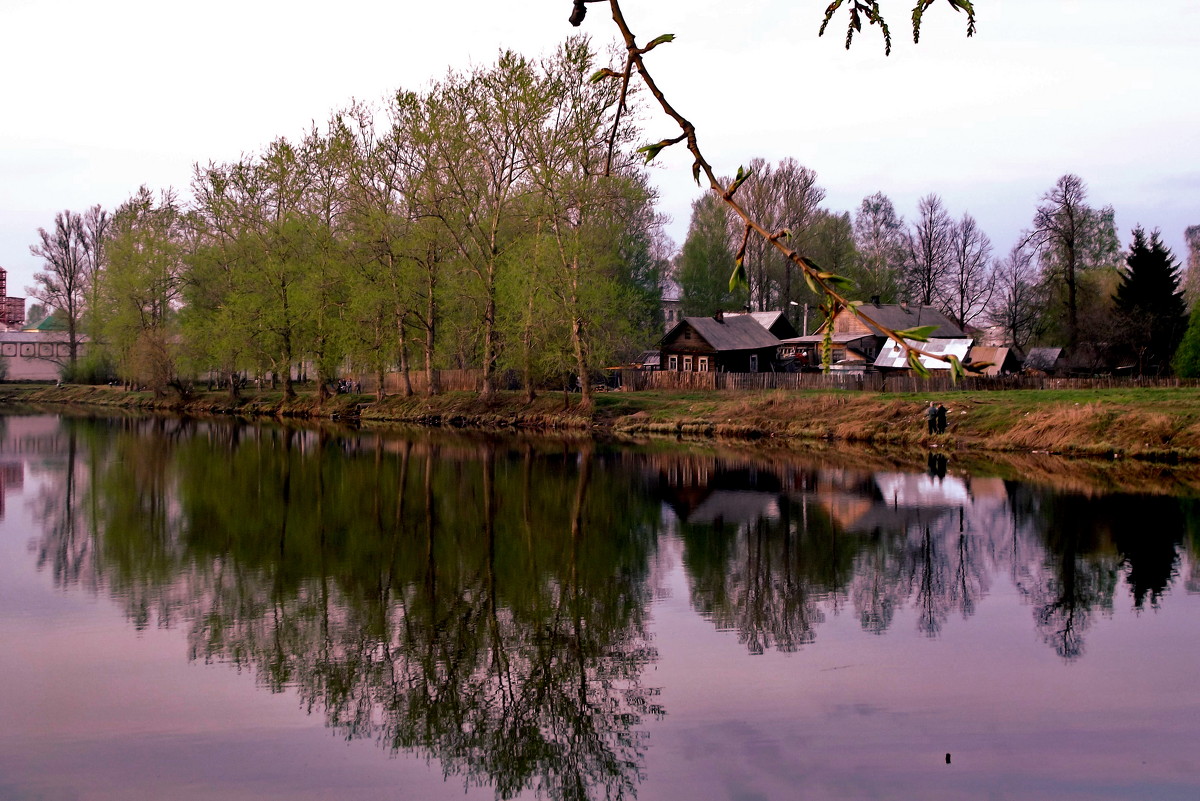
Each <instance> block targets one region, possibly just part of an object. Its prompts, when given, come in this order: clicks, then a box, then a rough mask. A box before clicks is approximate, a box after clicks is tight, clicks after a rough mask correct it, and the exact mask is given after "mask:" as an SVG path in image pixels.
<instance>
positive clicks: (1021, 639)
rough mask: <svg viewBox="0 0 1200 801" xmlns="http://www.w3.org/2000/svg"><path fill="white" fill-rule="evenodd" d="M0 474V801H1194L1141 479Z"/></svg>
mask: <svg viewBox="0 0 1200 801" xmlns="http://www.w3.org/2000/svg"><path fill="white" fill-rule="evenodd" d="M1128 476H1133V478H1129V477H1128ZM0 480H2V482H3V486H2V488H0V503H2V506H0V643H3V647H2V648H0V679H2V681H0V721H3V724H4V725H3V726H2V727H0V801H16V800H17V799H20V800H21V801H31V800H32V799H39V800H41V799H45V800H49V801H59V800H60V799H61V800H63V801H65V800H67V799H88V800H91V799H105V800H107V799H123V800H127V799H163V798H171V799H209V798H214V799H215V798H220V799H289V800H291V801H295V800H297V799H334V798H337V799H340V798H354V799H434V800H436V799H442V798H446V799H449V798H462V797H467V798H535V797H542V798H550V799H614V798H633V797H635V796H636V797H638V798H642V799H665V800H666V801H674V800H675V799H698V798H704V799H737V800H738V801H743V800H746V801H748V800H750V799H796V798H803V799H861V798H877V799H906V800H907V799H917V798H920V799H978V798H990V799H1022V800H1023V801H1027V800H1028V799H1055V800H1056V801H1061V800H1062V799H1095V798H1138V799H1189V801H1190V799H1195V798H1197V797H1200V756H1198V755H1197V751H1196V748H1195V745H1196V743H1197V742H1200V689H1198V687H1200V682H1198V681H1197V673H1196V668H1197V666H1198V665H1200V560H1198V559H1197V548H1198V547H1200V503H1198V500H1197V499H1198V498H1200V492H1197V491H1196V490H1195V489H1194V487H1195V486H1196V485H1195V483H1194V482H1192V481H1191V480H1190V479H1189V478H1188V477H1187V476H1186V475H1182V474H1181V473H1180V472H1179V471H1174V470H1171V469H1169V468H1160V467H1143V468H1139V469H1138V470H1134V471H1131V472H1130V473H1128V474H1127V477H1124V478H1122V477H1121V474H1119V473H1118V474H1114V473H1112V472H1111V471H1109V470H1106V469H1102V468H1100V467H1096V466H1095V465H1088V464H1085V463H1072V462H1058V461H1053V460H1051V459H1049V458H1048V457H1046V458H1042V457H1033V456H1031V457H1025V458H1024V459H1023V460H1021V459H1018V460H1015V461H1006V462H1004V463H1002V464H1000V463H998V464H992V465H989V464H986V463H984V464H970V465H968V464H966V463H965V461H964V462H963V463H961V464H960V457H958V456H956V455H953V454H952V455H950V456H949V457H948V458H947V456H945V455H944V454H940V453H936V452H935V453H930V454H901V455H895V454H893V455H882V454H872V453H869V452H854V451H849V450H840V449H836V448H835V449H832V450H830V451H827V452H820V453H817V452H810V451H803V452H797V451H786V450H777V449H773V448H771V447H769V446H766V445H762V444H750V445H744V446H740V447H739V446H722V445H715V444H711V443H687V442H668V441H665V440H649V441H645V442H635V443H622V444H616V443H607V442H593V441H591V440H587V439H550V438H535V437H527V438H521V437H508V438H499V437H492V436H483V435H467V434H462V433H452V432H450V433H448V432H440V431H433V432H423V431H412V432H396V431H392V432H384V431H369V430H368V431H354V430H350V429H336V428H327V427H315V426H285V425H256V424H248V423H244V422H236V421H227V420H215V421H197V420H188V419H176V418H169V417H137V416H115V417H88V416H84V415H79V416H70V415H65V416H59V415H33V414H29V415H19V414H9V415H7V416H4V417H0Z"/></svg>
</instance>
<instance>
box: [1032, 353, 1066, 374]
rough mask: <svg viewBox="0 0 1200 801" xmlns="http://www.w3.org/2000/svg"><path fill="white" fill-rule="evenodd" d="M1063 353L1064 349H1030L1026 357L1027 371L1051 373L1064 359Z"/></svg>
mask: <svg viewBox="0 0 1200 801" xmlns="http://www.w3.org/2000/svg"><path fill="white" fill-rule="evenodd" d="M1062 351H1063V349H1062V348H1030V349H1029V354H1028V355H1026V357H1025V365H1024V366H1025V369H1026V370H1042V371H1044V372H1050V371H1051V370H1053V369H1054V364H1055V362H1057V361H1058V360H1059V359H1060V358H1061V357H1062Z"/></svg>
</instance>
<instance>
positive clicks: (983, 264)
mask: <svg viewBox="0 0 1200 801" xmlns="http://www.w3.org/2000/svg"><path fill="white" fill-rule="evenodd" d="M991 255H992V241H991V240H990V239H988V235H987V234H985V233H984V232H983V231H982V230H980V228H979V224H978V223H976V222H975V218H974V217H972V216H971V215H970V214H964V215H963V216H962V219H961V220H959V221H958V224H957V225H955V226H954V230H953V231H952V232H951V235H950V258H949V264H948V266H947V269H946V273H945V276H944V278H943V280H942V282H941V283H940V284H939V286H938V297H939V298H940V300H941V305H942V308H943V309H944V310H945V312H946V313H947V314H948V315H949V316H950V318H951V319H953V320H954V322H956V323H958V326H959V328H965V327H966V325H967V323H969V322H971V321H972V320H974V319H975V318H976V317H978V316H979V315H980V314H982V313H983V312H984V310H985V309H986V308H987V305H988V301H990V300H991V298H992V292H993V291H994V290H995V286H996V279H995V275H994V274H993V273H992V270H991Z"/></svg>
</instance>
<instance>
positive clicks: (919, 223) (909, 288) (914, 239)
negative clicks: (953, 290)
mask: <svg viewBox="0 0 1200 801" xmlns="http://www.w3.org/2000/svg"><path fill="white" fill-rule="evenodd" d="M953 236H954V221H953V220H951V219H950V214H949V213H948V212H947V211H946V207H945V206H943V205H942V199H941V198H940V197H938V196H937V195H935V194H929V195H926V196H925V197H923V198H921V200H920V202H919V203H918V204H917V218H916V219H915V220H914V221H913V223H912V227H911V228H910V230H909V231H908V234H907V236H906V237H905V250H906V253H905V259H904V288H905V293H906V294H907V296H908V299H909V300H910V301H912V302H913V303H919V304H921V305H922V306H929V305H931V304H932V303H933V301H934V299H935V298H936V297H937V290H938V286H939V284H941V282H942V276H943V275H944V274H945V273H946V271H947V269H948V268H949V265H950V252H951V248H952V242H953Z"/></svg>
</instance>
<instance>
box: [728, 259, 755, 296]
mask: <svg viewBox="0 0 1200 801" xmlns="http://www.w3.org/2000/svg"><path fill="white" fill-rule="evenodd" d="M744 261H745V260H744V259H740V258H739V259H738V260H737V261H735V262H734V263H733V275H731V276H729V291H730V292H736V291H737V290H738V288H739V287H744V286H749V284H750V282H749V281H748V280H747V279H746V265H745V263H744Z"/></svg>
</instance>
